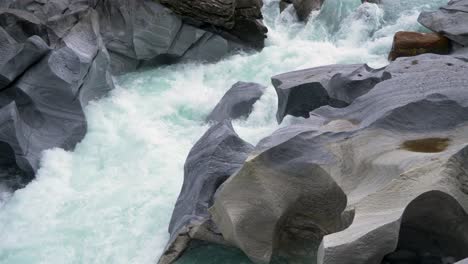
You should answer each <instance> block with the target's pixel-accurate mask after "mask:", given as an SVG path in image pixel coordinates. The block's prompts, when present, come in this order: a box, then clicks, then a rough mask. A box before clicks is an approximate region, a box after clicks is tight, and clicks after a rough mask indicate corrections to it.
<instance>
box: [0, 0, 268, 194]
mask: <svg viewBox="0 0 468 264" xmlns="http://www.w3.org/2000/svg"><path fill="white" fill-rule="evenodd" d="M234 7H235V10H234V14H235V15H234V17H233V19H234V20H235V21H237V20H239V21H241V22H240V23H244V20H248V21H250V20H249V19H251V18H252V19H253V18H255V19H254V20H255V23H257V22H258V25H261V21H260V19H261V14H260V13H259V11H260V7H261V2H258V1H247V0H246V1H240V0H239V1H237V2H236V3H235V6H234ZM214 11H216V12H218V11H219V10H217V9H216V10H214ZM209 22H210V21H209ZM211 22H212V21H211ZM213 23H214V22H213ZM249 23H250V22H249ZM239 25H240V24H239ZM226 26H227V24H226ZM247 26H251V25H250V24H249V25H247ZM253 26H257V24H254V25H253ZM235 27H236V23H234V24H233V25H232V27H231V30H234V29H235ZM243 28H245V27H243ZM258 29H259V30H260V29H261V30H263V31H264V28H261V27H260V26H259V28H258ZM263 31H262V32H263ZM239 32H240V31H239ZM240 34H241V35H242V34H243V33H242V32H241V33H240ZM246 36H247V35H246ZM256 37H257V35H255V34H254V35H252V36H250V37H248V38H249V39H248V41H251V40H252V41H254V42H255V41H256V44H258V45H259V47H263V39H264V32H263V33H262V37H259V38H256ZM246 41H247V39H246V40H245V41H244V40H241V39H240V38H235V37H229V38H228V36H227V35H226V34H224V33H219V32H218V33H217V32H216V31H207V30H205V29H202V28H200V27H196V26H194V25H193V24H190V23H186V22H185V21H184V20H183V19H182V18H181V17H179V16H178V15H177V14H175V13H174V12H173V11H171V10H170V9H168V8H167V7H165V6H163V5H161V4H159V3H158V2H157V1H150V0H136V1H120V0H115V1H114V0H112V1H109V0H104V1H93V0H80V1H67V0H60V1H29V0H27V1H6V0H5V1H1V4H0V107H1V108H0V119H1V120H0V122H1V124H2V126H1V127H2V128H1V133H0V143H1V144H3V147H2V149H5V151H4V152H3V155H2V156H1V157H0V164H1V166H2V168H3V172H2V173H1V175H2V176H0V185H5V186H6V187H7V188H10V189H13V190H14V189H17V188H20V187H22V186H24V185H25V184H27V183H28V182H29V181H30V180H31V179H32V178H33V177H34V174H35V172H36V170H37V169H38V166H39V160H40V156H41V152H42V151H43V150H45V149H49V148H54V147H60V148H64V149H66V150H72V149H73V148H74V147H75V145H76V144H77V143H78V142H80V141H81V139H82V138H83V137H84V135H85V133H86V130H87V125H86V119H85V116H84V113H83V108H84V107H85V106H86V105H87V104H88V102H89V101H90V100H95V99H99V98H101V97H102V96H104V95H106V94H107V93H108V91H109V90H111V89H112V88H113V86H114V84H113V81H112V75H113V74H114V75H115V74H122V73H126V72H129V71H133V70H136V69H139V68H143V67H149V66H158V65H163V64H168V63H173V62H176V61H180V60H196V61H201V62H206V61H214V60H219V59H221V58H222V57H224V56H226V55H228V54H229V53H231V52H233V51H235V50H238V49H240V48H247V47H250V46H251V43H250V42H249V43H247V42H246ZM12 155H13V156H12Z"/></svg>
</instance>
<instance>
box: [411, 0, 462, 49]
mask: <svg viewBox="0 0 468 264" xmlns="http://www.w3.org/2000/svg"><path fill="white" fill-rule="evenodd" d="M467 14H468V0H451V1H450V2H449V3H448V4H447V5H446V6H443V7H441V8H440V9H439V10H437V11H432V12H422V13H421V15H420V16H419V18H418V21H419V23H421V24H422V25H423V26H425V27H427V28H429V29H430V30H432V31H434V32H437V33H439V34H441V35H443V36H445V37H447V38H449V39H450V40H451V41H453V42H455V43H456V44H459V45H461V46H468V27H467V26H466V25H468V15H467Z"/></svg>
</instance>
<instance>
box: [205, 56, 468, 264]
mask: <svg viewBox="0 0 468 264" xmlns="http://www.w3.org/2000/svg"><path fill="white" fill-rule="evenodd" d="M411 60H418V64H416V65H412V63H411V62H412V61H411ZM431 63H432V65H433V68H432V69H430V70H429V68H428V66H429V65H430V64H431ZM447 63H450V64H451V65H447ZM411 65H412V66H411ZM444 65H445V66H444ZM439 66H440V67H439ZM335 67H336V66H335ZM358 67H359V66H358ZM405 67H408V68H407V69H406V70H407V71H408V72H407V73H404V72H403V69H405ZM411 67H414V68H411ZM319 69H320V68H319ZM352 71H353V69H352V70H351V71H349V72H352ZM381 71H382V72H387V74H390V75H391V76H392V78H391V79H385V80H382V81H381V82H379V83H378V84H376V85H375V87H374V88H373V89H371V90H370V91H369V92H368V93H366V94H364V95H362V96H360V97H358V98H356V99H355V100H354V101H353V102H352V103H351V104H350V105H349V106H347V107H344V108H334V107H331V106H323V107H320V108H318V109H315V110H314V111H312V112H311V117H310V118H309V119H306V120H302V121H301V122H298V123H295V124H292V125H289V126H286V127H283V128H281V129H279V130H278V131H276V132H275V133H273V134H272V135H271V136H269V137H267V138H265V139H263V140H262V141H260V143H259V144H258V145H257V146H256V148H255V149H254V151H253V152H252V153H251V154H250V155H249V158H248V159H247V161H246V162H245V164H244V165H243V166H242V168H240V170H239V171H238V172H237V173H235V174H234V175H233V176H231V177H230V178H229V179H228V180H227V181H226V182H225V183H224V184H223V185H222V186H221V188H220V189H219V190H218V192H217V195H216V197H215V202H214V205H213V206H212V207H211V208H210V212H211V213H212V215H213V216H212V218H213V221H214V223H215V224H216V226H217V227H218V229H219V231H220V232H221V233H222V234H223V237H224V238H225V239H226V240H227V242H228V243H231V244H233V245H235V246H237V247H239V248H240V249H242V250H243V251H244V252H245V253H246V254H247V255H248V256H249V258H250V259H251V260H253V261H254V262H256V263H268V262H269V261H270V260H271V257H272V255H274V254H275V252H279V251H281V250H282V249H284V248H287V247H288V242H290V241H291V240H289V241H284V242H283V240H281V238H282V235H281V234H282V233H284V232H287V233H290V232H289V231H288V230H291V229H292V230H296V232H295V234H304V233H308V235H307V238H309V239H310V240H311V241H315V244H314V243H311V245H315V246H314V247H312V248H310V249H309V250H310V251H312V252H315V251H317V261H318V263H319V264H356V263H363V264H373V263H380V262H381V261H382V259H383V258H384V256H385V255H387V254H389V253H391V252H394V251H395V250H396V248H397V246H398V245H399V243H400V245H401V246H407V245H414V244H418V243H415V241H424V240H428V239H427V237H426V234H429V233H430V234H437V236H433V239H434V241H436V242H435V243H434V244H439V245H440V244H441V243H442V245H443V244H444V243H445V244H446V245H447V246H446V247H444V248H443V249H444V250H447V251H449V249H452V250H454V251H455V252H448V253H447V255H445V256H454V257H456V258H457V259H461V258H466V257H468V255H467V254H468V252H467V251H463V250H461V249H466V248H468V240H467V239H468V233H467V232H468V219H467V217H466V215H467V212H468V175H467V173H466V172H467V168H468V163H467V160H468V146H467V145H466V141H467V140H468V136H467V135H468V118H467V116H468V93H466V87H468V86H467V85H468V76H467V74H466V72H467V71H466V62H464V61H463V60H460V59H457V58H454V57H451V56H441V55H421V56H416V57H413V58H405V59H398V60H397V61H396V62H394V63H392V64H391V65H390V66H388V67H387V68H386V69H382V70H381ZM319 72H322V75H317V76H323V72H324V70H323V68H322V69H321V70H320V71H319ZM326 72H327V71H325V73H326ZM312 73H313V71H312V70H310V71H303V74H300V73H298V72H295V73H294V74H296V76H298V77H297V78H298V82H299V83H300V82H302V81H303V79H305V77H309V75H310V76H312ZM307 74H309V75H307ZM382 74H383V73H382ZM314 76H315V75H314ZM332 76H333V75H332ZM332 76H331V77H332ZM331 77H330V78H331ZM309 78H311V77H309ZM317 78H318V77H317ZM293 80H294V79H293V78H290V79H289V81H290V83H292V84H294V82H293ZM325 82H326V81H325ZM429 204H431V205H432V206H428V205H429ZM435 208H444V209H443V210H442V209H441V210H437V209H435ZM309 213H310V214H309ZM285 219H288V220H285ZM448 219H450V220H448ZM447 221H450V223H456V224H447ZM442 223H445V224H442ZM412 227H414V228H415V229H417V230H421V232H420V233H416V234H415V233H414V232H410V231H411V230H414V229H412ZM259 230H261V231H259ZM311 230H315V231H311ZM408 230H409V231H408ZM400 232H401V235H400ZM408 234H413V236H412V235H408ZM447 237H451V238H453V241H452V242H450V243H447V242H446V239H447ZM409 238H411V239H409ZM442 241H445V242H442ZM318 243H320V246H318V245H317V244H318ZM421 245H422V244H421ZM356 252H359V254H356ZM457 254H458V255H457Z"/></svg>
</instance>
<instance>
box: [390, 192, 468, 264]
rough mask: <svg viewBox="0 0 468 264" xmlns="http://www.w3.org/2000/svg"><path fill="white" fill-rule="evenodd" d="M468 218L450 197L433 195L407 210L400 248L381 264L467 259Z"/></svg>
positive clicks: (415, 203)
mask: <svg viewBox="0 0 468 264" xmlns="http://www.w3.org/2000/svg"><path fill="white" fill-rule="evenodd" d="M467 248H468V215H467V214H466V212H465V211H464V209H463V208H462V207H461V206H460V204H459V203H458V202H457V201H456V200H455V199H454V198H452V197H451V196H450V195H448V194H445V193H443V192H440V191H431V192H427V193H425V194H422V195H420V196H419V197H418V198H416V199H415V200H414V201H413V202H411V203H410V204H409V205H408V207H407V208H406V210H405V212H404V214H403V218H402V222H401V228H400V235H399V240H398V247H397V250H396V251H395V252H392V253H390V254H388V255H387V256H385V258H384V260H383V262H382V264H397V263H398V264H400V263H408V264H413V263H414V264H426V263H434V264H435V263H440V264H442V263H443V264H449V263H455V262H456V261H458V260H461V259H464V258H466V257H468V251H467Z"/></svg>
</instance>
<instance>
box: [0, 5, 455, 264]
mask: <svg viewBox="0 0 468 264" xmlns="http://www.w3.org/2000/svg"><path fill="white" fill-rule="evenodd" d="M386 2H390V3H388V4H384V5H381V6H378V5H375V4H370V3H366V4H362V5H361V0H326V1H325V4H324V6H323V7H322V9H321V11H316V12H313V13H312V14H311V16H310V18H309V22H308V23H307V24H304V23H300V22H298V20H297V18H296V16H295V14H294V10H293V9H292V7H289V8H288V9H286V10H285V11H284V12H283V13H281V14H280V13H279V8H278V6H279V5H278V1H277V0H264V7H263V15H264V23H265V24H266V26H267V27H268V29H269V33H268V39H267V40H266V47H265V48H264V49H263V50H262V51H261V52H258V53H244V54H237V55H233V56H230V57H228V58H226V59H224V60H222V61H219V62H217V63H212V64H199V63H184V64H177V65H171V66H166V67H160V68H157V69H151V70H145V71H141V72H136V73H131V74H127V75H125V76H121V77H119V78H118V79H117V83H118V87H117V88H116V89H115V90H114V91H112V93H111V94H109V95H108V96H107V97H106V98H103V99H101V100H99V101H96V102H92V103H91V104H90V105H89V106H88V107H87V108H86V116H87V119H88V124H89V127H88V133H87V135H86V137H85V138H84V140H83V141H82V142H81V143H79V144H78V145H77V147H76V149H75V150H74V151H73V152H66V151H64V150H62V149H51V150H48V151H45V152H44V153H43V157H42V160H41V169H40V170H39V171H38V173H37V178H36V179H35V180H34V181H32V182H31V183H30V184H29V185H27V186H26V187H25V188H23V189H20V190H17V191H16V192H15V193H10V192H8V191H1V190H0V263H2V264H13V263H15V264H23V263H24V264H36V263H37V264H39V263H44V264H45V263H47V264H50V263H60V264H68V263H70V264H71V263H96V264H107V263H116V264H117V263H122V264H127V263H135V264H146V263H148V264H149V263H155V262H156V260H157V258H158V257H159V255H160V254H161V253H162V251H163V249H164V246H165V244H166V242H167V239H168V233H167V226H168V223H169V220H170V217H171V213H172V209H173V206H174V204H175V201H176V199H177V196H178V194H179V191H180V187H181V186H182V181H183V165H184V161H185V158H186V156H187V154H188V152H189V150H190V148H191V147H192V146H193V144H194V143H195V142H196V141H197V140H198V138H200V136H201V135H202V134H203V133H204V132H205V131H206V130H207V129H208V125H207V124H205V123H204V118H205V117H206V115H207V114H208V113H209V112H210V111H211V110H212V109H213V107H214V106H215V105H216V103H217V102H218V101H219V99H220V98H221V97H222V96H223V94H224V93H225V92H226V91H227V90H228V89H229V88H230V87H231V85H232V84H234V83H235V82H237V81H252V82H258V83H261V84H264V85H267V86H268V89H267V92H266V93H265V95H264V96H263V97H262V98H261V100H259V101H258V102H257V103H256V104H255V106H254V111H253V113H252V114H251V115H250V117H249V118H248V119H246V120H240V121H235V122H234V123H233V125H234V128H235V129H236V131H237V133H238V134H239V135H240V136H241V137H242V138H243V139H244V140H247V141H248V142H250V143H252V144H256V143H257V142H258V141H259V140H260V139H261V138H262V137H265V136H267V135H268V134H269V133H271V132H272V131H274V130H275V129H277V128H278V124H277V123H276V119H275V112H276V104H277V101H276V100H277V99H276V94H275V91H274V89H273V87H272V86H271V83H270V77H271V76H273V75H276V74H279V73H283V72H288V71H292V70H297V69H303V68H308V67H315V66H321V65H327V64H335V63H368V64H369V65H370V66H372V67H381V66H385V65H386V64H387V63H388V62H387V55H388V52H389V50H390V47H391V44H392V40H393V35H394V33H395V32H397V31H400V30H409V31H425V29H423V28H422V26H420V25H419V24H418V23H417V17H418V15H419V13H420V12H421V11H424V10H432V9H436V8H438V7H439V6H441V5H443V4H445V3H447V0H429V1H428V0H411V1H408V0H394V1H386ZM285 122H288V120H286V121H285ZM213 256H214V257H216V256H218V257H219V259H218V261H213ZM208 259H211V261H212V262H211V263H228V262H229V259H231V262H229V263H233V264H235V263H249V262H247V260H246V259H245V257H243V256H240V255H239V254H238V253H235V252H234V253H232V252H224V253H223V251H222V250H219V249H216V248H212V249H210V248H207V249H206V250H204V251H203V252H199V253H197V254H191V255H188V256H185V257H184V258H183V259H181V260H180V263H183V264H195V263H199V264H206V263H208V262H207V260H208Z"/></svg>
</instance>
